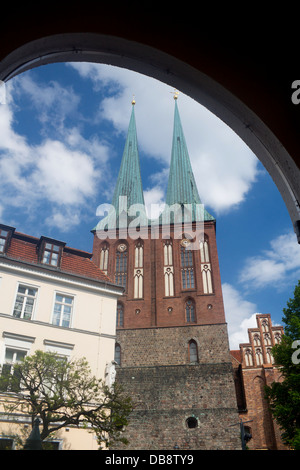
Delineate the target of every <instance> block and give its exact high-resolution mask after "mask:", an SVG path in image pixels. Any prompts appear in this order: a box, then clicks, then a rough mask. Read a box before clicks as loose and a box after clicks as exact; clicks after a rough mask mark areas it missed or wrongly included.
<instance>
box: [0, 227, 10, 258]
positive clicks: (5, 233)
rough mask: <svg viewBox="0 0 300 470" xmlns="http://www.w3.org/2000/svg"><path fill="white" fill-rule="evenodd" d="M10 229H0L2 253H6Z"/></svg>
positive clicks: (0, 251)
mask: <svg viewBox="0 0 300 470" xmlns="http://www.w3.org/2000/svg"><path fill="white" fill-rule="evenodd" d="M7 237H8V231H7V230H2V229H0V253H4V251H5V245H6V240H7Z"/></svg>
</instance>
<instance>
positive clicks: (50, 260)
mask: <svg viewBox="0 0 300 470" xmlns="http://www.w3.org/2000/svg"><path fill="white" fill-rule="evenodd" d="M64 246H65V243H63V242H60V241H58V240H54V239H51V238H46V237H41V239H40V243H39V246H38V250H39V260H40V263H42V264H46V265H47V266H52V267H59V266H60V260H61V255H62V251H63V247H64Z"/></svg>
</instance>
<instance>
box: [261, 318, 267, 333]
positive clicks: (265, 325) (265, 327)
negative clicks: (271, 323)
mask: <svg viewBox="0 0 300 470" xmlns="http://www.w3.org/2000/svg"><path fill="white" fill-rule="evenodd" d="M261 327H262V330H263V331H264V332H266V331H268V320H263V321H262V322H261Z"/></svg>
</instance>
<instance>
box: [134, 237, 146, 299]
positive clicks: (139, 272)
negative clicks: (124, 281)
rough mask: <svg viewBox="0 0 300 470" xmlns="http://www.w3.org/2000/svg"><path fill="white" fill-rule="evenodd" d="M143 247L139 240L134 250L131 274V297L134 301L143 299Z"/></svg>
mask: <svg viewBox="0 0 300 470" xmlns="http://www.w3.org/2000/svg"><path fill="white" fill-rule="evenodd" d="M143 264H144V247H143V243H142V242H141V241H140V240H139V241H138V242H137V244H136V245H135V249H134V272H133V289H134V291H133V297H134V298H135V299H142V298H143V281H144V269H143Z"/></svg>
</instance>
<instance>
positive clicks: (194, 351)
mask: <svg viewBox="0 0 300 470" xmlns="http://www.w3.org/2000/svg"><path fill="white" fill-rule="evenodd" d="M189 360H190V362H198V346H197V343H196V341H194V340H193V339H192V340H191V341H190V342H189Z"/></svg>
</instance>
